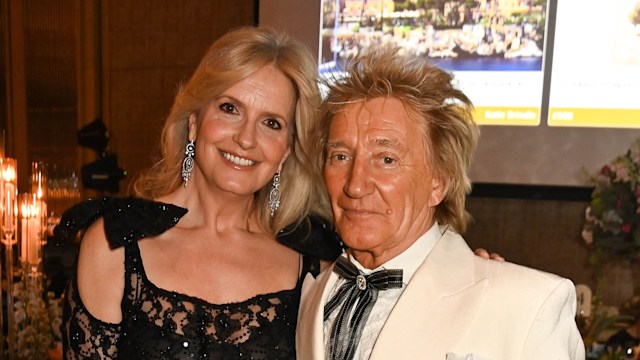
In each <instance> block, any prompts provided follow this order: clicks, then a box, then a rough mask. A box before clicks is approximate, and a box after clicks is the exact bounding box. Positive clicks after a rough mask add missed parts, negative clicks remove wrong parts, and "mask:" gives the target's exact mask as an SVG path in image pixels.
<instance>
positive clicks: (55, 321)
mask: <svg viewBox="0 0 640 360" xmlns="http://www.w3.org/2000/svg"><path fill="white" fill-rule="evenodd" d="M42 288H43V286H42V277H41V276H40V277H39V278H38V279H33V278H31V277H29V276H23V277H22V279H21V280H20V281H18V282H16V283H15V284H14V287H13V294H14V301H15V302H14V311H15V312H14V314H15V334H16V355H17V358H18V359H47V357H48V353H49V352H50V350H51V349H53V348H55V347H56V343H58V342H60V341H61V328H60V327H61V325H62V300H61V299H59V298H58V299H56V298H54V294H53V293H52V292H48V293H47V294H45V295H44V296H43V294H42Z"/></svg>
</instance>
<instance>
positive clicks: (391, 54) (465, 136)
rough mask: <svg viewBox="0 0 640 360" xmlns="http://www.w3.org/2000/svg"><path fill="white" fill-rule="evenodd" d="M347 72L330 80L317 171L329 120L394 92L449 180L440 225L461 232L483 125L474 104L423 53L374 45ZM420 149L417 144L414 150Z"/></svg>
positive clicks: (434, 164)
mask: <svg viewBox="0 0 640 360" xmlns="http://www.w3.org/2000/svg"><path fill="white" fill-rule="evenodd" d="M345 71H346V75H345V76H344V77H341V78H335V77H334V78H332V79H329V80H328V81H326V84H325V85H326V86H327V87H328V95H327V98H326V99H325V101H324V102H323V106H322V115H321V125H320V130H319V131H318V134H317V135H316V139H315V140H314V144H315V145H314V146H315V148H316V153H317V154H318V155H317V156H316V158H315V165H314V166H315V167H316V171H321V169H322V167H323V166H324V163H325V160H326V159H325V158H326V154H325V151H324V146H325V143H326V141H327V136H328V133H329V125H330V123H331V119H332V118H333V117H334V116H335V115H336V114H338V113H339V112H340V111H342V109H343V108H344V106H346V105H347V104H349V103H350V102H352V101H355V100H366V99H372V98H375V97H388V96H390V97H394V98H397V99H399V100H401V101H402V102H403V103H404V105H405V107H406V108H407V112H408V113H409V114H411V115H413V116H415V117H416V119H418V121H419V122H420V123H421V125H422V127H423V130H424V136H425V144H426V149H425V150H426V151H427V159H428V161H429V162H430V164H431V166H432V167H433V170H434V171H435V174H434V176H436V178H438V179H440V180H441V181H442V182H443V183H444V185H445V197H444V199H443V201H442V202H441V203H440V204H439V205H438V206H437V207H436V213H435V217H436V220H438V222H439V223H440V224H445V225H450V226H452V227H453V228H454V229H456V230H457V231H458V232H460V233H464V232H465V231H466V228H467V224H468V222H469V219H470V216H469V214H468V213H467V211H466V210H465V200H466V195H467V193H468V192H469V191H470V189H471V182H470V180H469V177H468V176H467V170H468V169H469V166H470V165H471V160H472V157H473V154H474V152H475V148H476V144H477V141H478V136H479V130H478V127H477V125H476V123H475V122H474V121H473V105H472V104H471V101H470V100H469V99H468V98H467V96H466V95H465V94H464V93H462V92H461V91H460V90H458V89H456V88H455V87H454V86H453V85H452V80H453V77H452V76H451V74H449V73H447V72H445V71H443V70H442V69H440V68H438V67H436V66H433V65H432V64H430V63H429V61H428V60H427V59H426V58H425V57H417V56H408V55H403V54H402V53H401V50H400V49H398V48H389V47H381V48H371V49H369V50H366V51H364V52H363V53H361V54H359V55H357V56H355V57H354V58H352V59H351V60H349V61H348V62H347V64H346V66H345ZM416 150H417V149H416Z"/></svg>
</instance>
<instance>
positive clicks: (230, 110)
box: [220, 102, 236, 114]
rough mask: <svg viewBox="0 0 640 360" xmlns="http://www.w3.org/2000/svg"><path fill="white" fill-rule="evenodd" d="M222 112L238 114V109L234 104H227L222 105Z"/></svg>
mask: <svg viewBox="0 0 640 360" xmlns="http://www.w3.org/2000/svg"><path fill="white" fill-rule="evenodd" d="M220 110H222V111H224V112H226V113H230V114H233V113H235V112H236V107H235V106H234V105H233V104H232V103H228V102H225V103H222V104H220Z"/></svg>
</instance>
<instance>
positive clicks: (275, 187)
mask: <svg viewBox="0 0 640 360" xmlns="http://www.w3.org/2000/svg"><path fill="white" fill-rule="evenodd" d="M279 207H280V173H279V172H277V173H276V174H275V175H274V176H273V184H272V185H271V191H269V210H270V211H271V217H273V215H274V214H275V213H276V211H278V208H279Z"/></svg>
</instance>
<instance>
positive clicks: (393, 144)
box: [371, 138, 405, 150]
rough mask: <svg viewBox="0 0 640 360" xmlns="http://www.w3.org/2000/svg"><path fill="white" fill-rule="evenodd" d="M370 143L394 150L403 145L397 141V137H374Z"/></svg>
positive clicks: (401, 147) (400, 148)
mask: <svg viewBox="0 0 640 360" xmlns="http://www.w3.org/2000/svg"><path fill="white" fill-rule="evenodd" d="M371 143H373V144H375V145H377V146H382V147H386V148H390V149H395V150H403V149H404V148H405V146H404V145H403V144H402V143H401V142H400V141H398V139H389V138H375V139H373V140H371Z"/></svg>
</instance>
